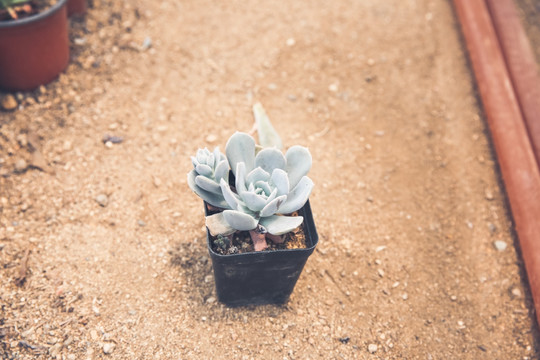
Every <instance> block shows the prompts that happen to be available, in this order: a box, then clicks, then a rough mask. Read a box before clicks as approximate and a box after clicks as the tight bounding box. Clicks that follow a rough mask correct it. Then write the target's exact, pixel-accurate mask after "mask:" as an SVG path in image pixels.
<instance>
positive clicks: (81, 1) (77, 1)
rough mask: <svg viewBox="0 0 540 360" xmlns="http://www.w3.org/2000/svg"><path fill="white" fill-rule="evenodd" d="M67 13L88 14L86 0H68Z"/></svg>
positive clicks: (71, 14)
mask: <svg viewBox="0 0 540 360" xmlns="http://www.w3.org/2000/svg"><path fill="white" fill-rule="evenodd" d="M67 14H68V16H73V15H84V14H86V0H68V2H67Z"/></svg>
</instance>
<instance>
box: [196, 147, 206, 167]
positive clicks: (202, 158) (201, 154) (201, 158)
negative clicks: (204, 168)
mask: <svg viewBox="0 0 540 360" xmlns="http://www.w3.org/2000/svg"><path fill="white" fill-rule="evenodd" d="M207 152H208V150H207V149H206V148H205V149H199V150H197V161H198V162H199V164H206V158H207V155H206V153H207Z"/></svg>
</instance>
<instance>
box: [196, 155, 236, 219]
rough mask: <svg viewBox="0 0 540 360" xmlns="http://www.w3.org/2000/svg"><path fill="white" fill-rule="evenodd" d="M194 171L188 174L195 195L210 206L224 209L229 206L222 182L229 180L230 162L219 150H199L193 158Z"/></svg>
mask: <svg viewBox="0 0 540 360" xmlns="http://www.w3.org/2000/svg"><path fill="white" fill-rule="evenodd" d="M191 162H192V163H193V170H192V171H191V172H190V173H188V185H189V187H190V188H191V190H193V192H194V193H195V194H197V195H198V196H199V197H201V198H202V199H203V200H204V201H206V202H207V203H208V204H210V205H212V206H214V207H217V208H222V209H228V208H229V205H228V204H227V202H226V201H225V199H224V198H223V194H222V192H221V186H220V181H221V180H222V179H225V180H228V179H229V162H228V161H227V158H226V157H225V155H223V154H222V153H221V152H220V151H219V148H215V149H214V151H213V152H210V151H209V150H208V149H207V148H204V149H199V150H198V151H197V155H196V156H192V157H191Z"/></svg>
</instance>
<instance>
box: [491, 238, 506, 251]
mask: <svg viewBox="0 0 540 360" xmlns="http://www.w3.org/2000/svg"><path fill="white" fill-rule="evenodd" d="M493 246H495V249H497V250H498V251H504V250H506V247H507V246H508V245H507V244H506V242H505V241H502V240H495V241H494V242H493Z"/></svg>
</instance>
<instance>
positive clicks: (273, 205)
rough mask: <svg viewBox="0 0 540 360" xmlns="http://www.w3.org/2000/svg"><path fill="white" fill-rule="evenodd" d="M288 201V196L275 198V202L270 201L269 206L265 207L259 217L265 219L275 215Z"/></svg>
mask: <svg viewBox="0 0 540 360" xmlns="http://www.w3.org/2000/svg"><path fill="white" fill-rule="evenodd" d="M286 200H287V195H281V196H278V197H277V198H275V199H274V200H272V201H270V202H269V203H268V205H266V206H265V207H264V209H262V210H261V212H260V213H259V215H260V216H261V217H262V218H264V217H267V216H271V215H274V214H275V213H276V212H277V211H278V209H279V207H280V206H281V205H282V204H283V203H284V202H285V201H286Z"/></svg>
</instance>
